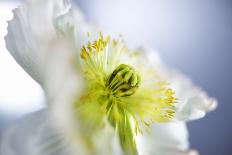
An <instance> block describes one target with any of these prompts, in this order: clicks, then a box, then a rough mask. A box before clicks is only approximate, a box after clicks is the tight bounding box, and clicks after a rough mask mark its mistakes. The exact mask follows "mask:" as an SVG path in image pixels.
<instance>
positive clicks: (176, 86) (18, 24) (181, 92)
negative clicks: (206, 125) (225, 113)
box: [2, 0, 216, 155]
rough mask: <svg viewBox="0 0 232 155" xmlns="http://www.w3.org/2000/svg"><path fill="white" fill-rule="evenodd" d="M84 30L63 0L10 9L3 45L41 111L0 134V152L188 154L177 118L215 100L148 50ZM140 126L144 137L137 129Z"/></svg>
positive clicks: (194, 114)
mask: <svg viewBox="0 0 232 155" xmlns="http://www.w3.org/2000/svg"><path fill="white" fill-rule="evenodd" d="M86 32H90V34H91V36H92V35H95V34H97V33H98V32H99V31H98V30H97V29H96V28H93V27H92V26H90V25H88V24H86V22H85V21H84V19H83V17H82V15H81V13H80V12H79V11H78V9H77V8H71V3H70V2H69V1H68V0H50V1H46V0H35V1H27V2H26V4H25V5H23V6H21V7H19V8H18V9H16V10H14V19H13V20H12V21H10V22H9V27H8V35H7V36H6V45H7V48H8V50H9V52H10V53H11V54H12V56H13V57H14V58H15V60H16V61H17V62H18V63H19V64H20V65H21V66H22V67H23V68H24V70H25V71H26V72H27V73H28V74H29V75H30V76H31V77H32V78H33V79H34V80H35V81H37V82H38V83H39V84H40V85H41V86H42V88H43V89H44V91H45V94H46V97H47V103H48V108H47V110H46V111H42V112H39V113H37V114H35V116H33V115H32V116H28V118H25V120H22V121H20V123H19V124H18V125H16V127H15V128H12V129H11V130H9V131H8V133H6V136H5V139H4V140H3V143H2V150H3V152H4V154H6V155H11V154H15V151H17V154H18V152H20V154H22V155H26V154H28V155H29V154H30V155H37V154H44V155H46V154H48V155H51V154H58V153H59V154H81V155H83V154H101V155H104V154H106V155H108V154H117V155H118V154H137V153H139V154H141V155H143V154H144V155H145V154H148V155H149V154H160V155H165V154H167V155H168V154H177V155H182V154H183V155H186V154H191V153H196V152H195V151H191V150H189V146H188V133H187V129H186V125H185V123H184V122H185V121H189V120H194V119H199V118H201V117H204V115H205V114H206V112H208V111H211V110H213V109H215V107H216V101H215V100H214V99H211V98H208V97H207V95H206V94H205V93H204V92H203V91H202V90H200V89H199V88H197V87H196V86H194V85H193V84H192V83H191V82H190V80H188V79H187V78H186V77H185V76H183V75H181V74H180V73H178V72H176V71H174V70H172V69H169V68H168V67H167V66H165V65H164V64H163V63H162V62H161V61H160V58H159V57H158V56H157V54H156V52H154V51H150V50H148V49H144V48H140V49H137V50H129V49H128V48H127V47H126V45H125V43H124V41H123V40H122V39H119V40H112V39H110V38H109V37H104V36H103V35H102V34H100V36H99V38H97V37H94V38H97V39H92V38H90V36H89V37H87V36H85V33H86ZM80 55H81V56H80ZM140 77H142V80H140ZM164 79H165V80H164ZM166 81H168V82H169V83H170V85H169V84H168V83H167V82H166ZM173 90H174V92H176V95H174V93H173ZM176 97H177V98H178V102H177V103H176ZM174 113H175V114H174ZM154 121H155V122H156V123H155V124H154V125H152V122H154ZM161 122H163V123H161ZM144 126H149V128H151V129H152V130H151V131H152V132H151V134H148V133H147V132H143V133H144V134H143V135H141V134H139V132H142V129H143V128H144ZM32 127H36V129H35V130H31V128H32ZM153 128H154V129H153ZM25 136H26V137H27V138H26V139H25V142H24V145H22V144H18V142H17V141H18V140H20V139H24V137H25ZM16 139H17V141H16ZM12 142H14V143H15V144H14V145H16V146H17V147H15V148H14V147H12V148H11V147H10V145H9V144H10V143H12ZM28 148H33V149H28Z"/></svg>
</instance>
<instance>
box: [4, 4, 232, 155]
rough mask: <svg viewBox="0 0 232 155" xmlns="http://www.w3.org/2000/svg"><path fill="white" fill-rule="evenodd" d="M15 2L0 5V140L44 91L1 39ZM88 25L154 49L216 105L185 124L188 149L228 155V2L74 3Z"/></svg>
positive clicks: (231, 26) (231, 36)
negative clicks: (18, 62) (187, 127)
mask: <svg viewBox="0 0 232 155" xmlns="http://www.w3.org/2000/svg"><path fill="white" fill-rule="evenodd" d="M19 3H20V2H19V1H10V0H7V1H2V0H1V1H0V136H1V131H2V130H3V129H4V128H5V126H7V124H9V123H10V122H11V121H12V120H15V119H17V118H19V117H20V116H22V115H25V114H27V113H30V112H32V111H36V110H38V109H41V108H43V107H44V106H45V105H44V104H43V101H44V98H43V92H42V90H41V88H40V87H39V85H38V84H37V83H35V82H34V81H33V80H32V79H31V78H30V77H29V76H28V75H27V74H26V73H25V72H24V71H23V70H22V69H21V68H20V67H19V66H18V65H17V64H16V62H15V61H14V60H13V58H12V57H11V56H10V55H9V54H8V52H7V50H6V49H5V47H4V46H5V45H4V40H3V36H4V35H5V34H6V32H7V31H6V27H7V23H6V20H9V19H10V18H11V17H12V14H11V12H10V10H11V9H12V8H14V7H16V6H17V5H18V4H19ZM76 4H78V6H79V7H80V9H81V10H82V11H83V12H84V14H85V16H86V19H87V20H88V21H89V22H92V23H95V24H98V25H99V26H101V27H102V28H103V30H106V31H109V32H112V33H114V34H119V33H122V34H123V36H124V38H125V39H126V41H127V42H128V43H129V44H130V45H133V46H134V45H137V46H138V45H141V44H143V45H144V44H145V45H147V46H150V47H152V48H154V49H155V50H157V51H159V53H160V55H161V57H162V58H163V60H164V62H166V63H167V64H168V65H170V66H172V67H173V68H176V69H178V70H180V71H181V72H183V73H185V74H187V75H188V76H189V77H191V79H192V80H193V81H194V82H195V83H196V84H197V85H199V86H201V87H202V88H203V89H204V90H205V91H206V92H208V94H209V95H210V96H214V97H216V98H217V99H218V101H219V106H218V108H217V110H216V111H214V112H212V113H210V114H208V115H207V117H205V118H203V119H201V120H198V121H194V122H190V123H189V124H188V126H189V130H190V142H191V147H192V148H195V149H198V150H199V152H200V153H201V155H231V154H232V132H231V131H232V116H231V110H232V93H231V88H232V82H231V81H232V73H231V71H232V1H231V0H188V1H186V0H76Z"/></svg>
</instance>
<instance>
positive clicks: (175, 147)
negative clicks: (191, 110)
mask: <svg viewBox="0 0 232 155" xmlns="http://www.w3.org/2000/svg"><path fill="white" fill-rule="evenodd" d="M138 142H139V143H138V146H139V152H141V154H155V155H170V154H171V155H193V154H194V153H195V154H194V155H197V152H196V151H194V150H190V149H189V143H188V130H187V127H186V125H185V123H183V122H169V123H163V124H162V123H159V124H155V125H154V126H153V131H152V133H151V134H149V133H146V134H145V135H143V136H141V137H140V138H139V140H138Z"/></svg>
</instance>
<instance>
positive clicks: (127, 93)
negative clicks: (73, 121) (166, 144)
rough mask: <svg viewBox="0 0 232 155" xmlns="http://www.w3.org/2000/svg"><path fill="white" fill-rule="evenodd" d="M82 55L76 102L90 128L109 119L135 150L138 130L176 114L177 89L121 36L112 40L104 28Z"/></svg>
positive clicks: (123, 142) (131, 150) (133, 151)
mask: <svg viewBox="0 0 232 155" xmlns="http://www.w3.org/2000/svg"><path fill="white" fill-rule="evenodd" d="M80 56H81V58H82V67H81V69H82V75H83V77H84V79H85V81H86V82H85V83H86V87H85V89H84V91H83V92H82V95H81V96H80V98H77V100H76V102H75V109H76V111H77V112H76V114H77V116H78V117H80V119H82V120H83V124H86V128H87V129H91V130H92V129H93V128H99V127H102V126H103V125H104V123H109V124H110V125H111V126H112V127H113V128H114V129H115V130H116V132H117V133H118V135H119V139H120V143H121V145H122V147H123V148H124V150H125V151H126V152H128V154H136V152H137V150H136V142H135V136H136V135H137V134H138V133H142V129H141V126H145V127H149V126H150V124H152V122H167V121H169V120H170V119H171V118H172V117H173V116H174V113H175V110H174V104H175V102H176V98H175V97H174V91H173V90H172V89H170V88H169V85H168V84H167V82H166V81H165V80H163V79H162V78H161V77H160V76H159V74H158V72H157V71H156V70H154V69H153V68H150V67H149V65H147V64H146V62H145V61H144V60H143V59H141V57H140V56H139V51H131V50H129V49H128V48H127V46H126V44H125V42H124V41H123V40H122V37H120V38H119V39H116V40H115V39H113V40H112V39H110V37H109V36H106V37H104V36H103V34H102V33H100V35H99V38H98V39H96V40H94V41H90V39H89V41H88V43H87V45H84V46H83V47H82V48H81V53H80ZM85 122H88V123H85ZM85 130H86V129H85Z"/></svg>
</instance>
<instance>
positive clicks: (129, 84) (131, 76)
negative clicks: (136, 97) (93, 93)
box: [106, 64, 140, 97]
mask: <svg viewBox="0 0 232 155" xmlns="http://www.w3.org/2000/svg"><path fill="white" fill-rule="evenodd" d="M139 83H140V76H139V74H138V72H137V71H135V69H134V68H133V67H131V66H129V65H126V64H121V65H119V66H118V67H117V68H116V69H115V70H114V71H113V73H112V74H111V75H110V76H109V78H108V80H107V83H106V87H107V89H108V90H109V91H110V92H111V94H113V95H114V96H120V97H122V96H131V95H133V94H134V93H135V92H136V90H137V89H138V86H139Z"/></svg>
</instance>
